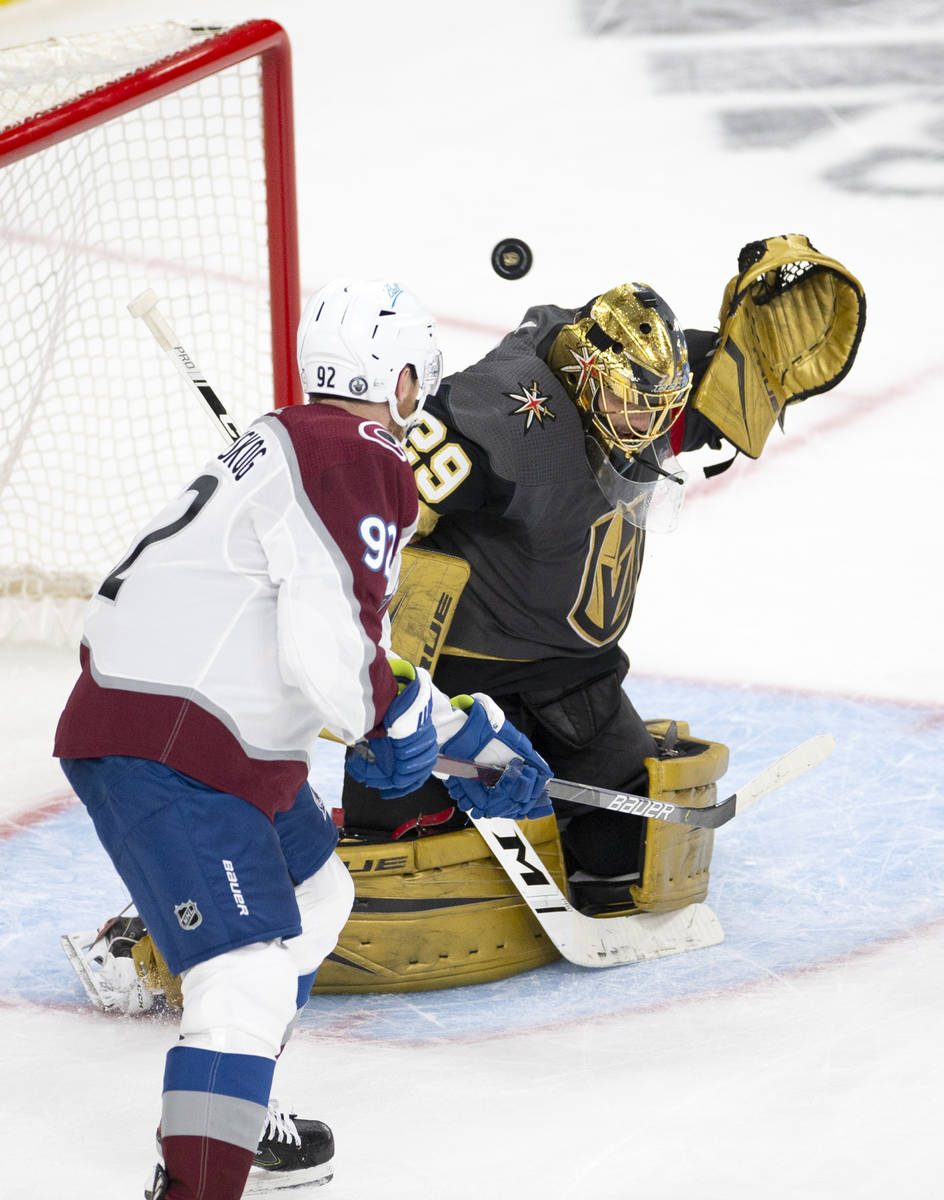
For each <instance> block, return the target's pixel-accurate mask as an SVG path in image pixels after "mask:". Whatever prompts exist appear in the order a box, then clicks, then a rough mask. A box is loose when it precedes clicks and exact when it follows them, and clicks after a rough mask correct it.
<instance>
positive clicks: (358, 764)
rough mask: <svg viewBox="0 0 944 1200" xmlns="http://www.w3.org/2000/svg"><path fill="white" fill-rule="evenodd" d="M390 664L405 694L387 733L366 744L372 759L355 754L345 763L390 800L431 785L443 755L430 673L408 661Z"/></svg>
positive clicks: (389, 717)
mask: <svg viewBox="0 0 944 1200" xmlns="http://www.w3.org/2000/svg"><path fill="white" fill-rule="evenodd" d="M389 661H390V669H391V670H392V671H393V674H394V676H395V677H396V680H397V684H398V686H399V689H400V690H399V693H398V695H397V696H396V697H394V699H393V701H392V702H391V704H390V707H389V708H388V709H387V711H386V712H385V713H384V716H383V725H384V729H385V730H386V733H385V734H384V735H383V736H382V737H376V738H370V739H369V740H368V741H367V742H366V743H363V744H362V746H363V745H366V747H367V749H368V750H369V752H370V753H371V754H372V756H373V757H372V758H369V757H367V755H366V753H365V752H363V751H362V750H357V749H355V751H354V753H353V754H349V755H348V757H347V759H346V761H345V763H344V769H345V770H346V771H347V773H348V775H350V776H351V777H352V778H354V779H356V780H357V781H358V782H359V783H364V784H366V785H367V786H368V787H373V788H379V789H380V795H381V798H382V799H384V800H394V799H395V798H396V797H397V796H406V795H408V794H409V793H410V792H413V791H415V790H416V789H417V788H418V787H419V786H420V785H421V784H422V783H425V782H426V780H427V779H428V778H429V774H430V772H431V771H432V769H433V767H434V766H435V765H436V756H437V754H438V753H439V746H438V744H437V741H436V729H435V726H434V725H433V722H432V720H431V715H432V707H433V683H432V680H431V679H430V677H429V672H428V671H426V670H424V669H423V668H422V667H414V666H413V665H412V664H411V663H408V662H406V661H405V660H404V659H402V658H392V659H390V660H389Z"/></svg>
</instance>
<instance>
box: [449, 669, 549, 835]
mask: <svg viewBox="0 0 944 1200" xmlns="http://www.w3.org/2000/svg"><path fill="white" fill-rule="evenodd" d="M452 703H453V705H454V706H455V707H456V708H460V709H463V710H464V711H465V712H466V713H467V714H468V715H467V719H466V722H465V724H464V725H463V726H462V728H461V729H460V730H459V732H458V733H457V734H455V735H454V736H453V737H451V738H450V739H449V741H448V742H444V743H443V746H442V753H443V754H445V755H448V756H449V757H451V758H465V759H471V760H472V761H473V762H476V763H480V764H481V765H482V766H487V767H504V768H505V771H504V773H503V775H502V777H501V778H500V779H499V780H498V782H497V783H496V784H494V785H493V786H492V787H486V786H485V784H484V783H480V782H479V780H477V779H461V778H460V777H459V776H458V775H450V776H449V777H448V779H446V781H445V784H446V790H447V791H448V793H449V795H450V796H451V797H452V798H453V800H454V801H455V802H456V804H458V806H459V807H460V808H461V809H462V810H463V811H464V812H467V813H469V814H470V815H471V816H473V817H475V818H476V819H478V818H479V817H511V818H513V819H514V820H517V819H518V818H520V817H544V816H547V815H548V814H550V813H551V812H553V809H552V808H551V801H550V797H549V796H548V793H547V781H548V780H549V779H550V778H551V775H552V773H553V772H552V771H551V768H550V767H549V766H548V765H547V763H546V762H545V761H544V759H543V758H542V757H541V756H540V754H538V752H537V751H536V750H535V749H534V747H533V746H532V745H531V743H530V742H529V741H528V739H527V738H526V737H525V735H524V734H523V733H521V732H520V730H518V729H516V728H515V727H514V725H512V724H511V722H510V721H506V720H505V714H504V713H503V712H502V710H501V709H500V708H499V707H498V705H497V704H496V703H495V701H494V700H492V699H491V697H489V696H484V695H482V694H481V693H480V692H476V694H475V695H474V696H454V697H453V700H452Z"/></svg>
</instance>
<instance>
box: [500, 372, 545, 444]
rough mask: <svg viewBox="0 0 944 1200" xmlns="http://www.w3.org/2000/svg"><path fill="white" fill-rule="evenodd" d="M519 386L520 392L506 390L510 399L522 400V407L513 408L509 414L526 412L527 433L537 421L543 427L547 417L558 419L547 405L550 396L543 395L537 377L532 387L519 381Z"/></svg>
mask: <svg viewBox="0 0 944 1200" xmlns="http://www.w3.org/2000/svg"><path fill="white" fill-rule="evenodd" d="M518 386H519V387H520V388H521V391H520V392H505V395H506V396H507V397H508V399H509V400H518V401H519V402H520V407H519V408H513V409H512V410H511V412H510V413H509V416H512V417H514V416H517V414H518V413H524V414H525V418H524V431H525V433H527V432H528V430H529V429H530V428H531V426H532V425H533V424H534V422H535V421H537V423H538V424H539V425H540V426H542V427H543V425H544V418H545V417H550V418H551V420H552V421H556V420H557V418H556V417H555V416H554V414H553V413H552V412H551V410H550V409H549V408H548V407H547V404H548V401H549V400H550V396H542V395H541V394H540V392H541V388H540V386H539V384H538V381H537V380H536V379H532V380H531V386H530V387H527V388H526V387H525V386H524V384H523V383H519V384H518Z"/></svg>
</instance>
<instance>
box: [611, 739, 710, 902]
mask: <svg viewBox="0 0 944 1200" xmlns="http://www.w3.org/2000/svg"><path fill="white" fill-rule="evenodd" d="M646 725H647V727H648V729H649V731H650V733H652V734H653V735H654V736H655V738H656V740H657V741H659V742H660V744H662V745H667V741H663V739H665V738H666V734H667V733H669V730H670V728H671V727H674V730H676V731H677V734H678V736H677V740H676V741H675V744H674V746H673V747H672V749H671V750H670V751H669V752H668V754H665V752H663V754H664V756H660V757H659V758H647V759H646V768H647V770H648V772H649V795H650V796H652V797H653V798H654V799H659V800H669V801H671V802H672V803H673V804H685V805H688V806H689V807H691V808H706V807H707V806H708V805H710V804H715V803H716V802H717V786H716V782H717V780H719V779H720V778H721V776H722V775H723V774H724V773H725V771H726V770H727V769H728V749H727V747H726V746H722V745H721V744H720V742H706V741H702V740H701V739H699V738H693V737H691V736H690V735H689V729H688V725H687V724H686V723H685V722H684V721H678V722H670V721H647V722H646ZM713 847H714V830H713V829H689V828H687V827H686V826H685V825H674V824H670V823H668V822H667V821H652V820H648V821H646V831H645V847H644V858H643V868H642V874H641V876H640V880H639V883H638V884H632V885H631V886H630V889H629V890H630V895H631V896H632V898H633V902H634V903H635V905H636V907H637V908H639V909H643V910H645V911H646V912H669V911H671V910H672V909H675V908H683V907H684V906H685V905H686V904H695V903H698V902H700V901H702V900H704V899H705V897H706V896H707V895H708V869H709V867H710V865H711V852H712V849H713Z"/></svg>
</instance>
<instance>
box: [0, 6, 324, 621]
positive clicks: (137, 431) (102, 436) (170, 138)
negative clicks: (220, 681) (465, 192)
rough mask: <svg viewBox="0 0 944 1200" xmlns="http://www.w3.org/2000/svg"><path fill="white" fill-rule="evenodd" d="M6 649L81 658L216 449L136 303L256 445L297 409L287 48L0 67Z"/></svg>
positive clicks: (158, 44) (93, 40)
mask: <svg viewBox="0 0 944 1200" xmlns="http://www.w3.org/2000/svg"><path fill="white" fill-rule="evenodd" d="M0 223H2V227H3V229H2V238H0V286H2V297H3V309H2V321H0V639H6V640H20V639H24V638H40V639H42V640H47V641H49V640H52V641H61V640H73V639H75V638H76V637H77V630H78V628H79V623H80V620H81V613H82V610H83V608H84V604H85V599H86V598H87V597H88V596H89V595H90V594H91V593H92V591H93V590H94V588H96V587H97V586H98V583H99V582H100V580H101V579H102V578H103V577H104V576H105V575H106V574H107V573H108V571H109V569H110V568H111V567H112V566H113V565H114V564H115V562H117V561H119V560H120V558H121V556H122V554H123V553H124V551H125V549H126V548H127V545H128V543H129V541H130V540H131V539H132V538H133V537H134V535H135V533H136V531H137V530H139V529H140V528H141V527H142V526H143V525H145V524H146V523H147V522H148V521H149V520H150V519H151V518H152V517H153V516H154V515H155V514H156V512H157V511H158V510H159V509H160V508H161V507H162V506H163V505H164V504H165V503H166V502H167V501H168V500H169V499H170V498H172V497H173V496H174V495H176V494H177V493H179V492H180V491H181V490H182V488H183V487H184V486H185V485H186V483H187V482H188V481H189V479H190V478H192V477H193V476H194V475H196V474H198V473H199V470H200V468H201V467H202V465H203V463H204V462H205V461H206V460H207V459H208V458H210V457H211V456H212V455H213V454H216V453H218V452H219V451H220V450H221V449H222V446H221V444H220V440H219V431H218V430H215V429H214V427H213V425H212V424H211V423H210V421H209V420H208V419H207V417H206V415H205V413H204V411H203V409H202V408H201V406H200V405H199V404H198V403H197V402H196V401H195V400H194V399H193V397H192V395H191V393H190V391H189V389H188V388H186V386H184V384H183V383H182V381H181V379H180V376H179V375H178V373H177V372H176V371H175V370H174V367H173V364H172V363H170V362H169V361H168V359H167V357H166V355H164V354H163V352H162V351H161V350H160V349H159V347H158V346H157V344H156V343H155V342H154V341H153V340H152V338H151V337H150V335H149V334H148V332H147V331H146V329H145V327H144V325H143V324H142V323H140V322H138V321H135V320H134V319H133V318H132V317H131V316H130V314H129V313H128V310H127V305H128V303H129V301H131V300H132V299H133V298H134V297H135V296H137V295H138V294H139V293H140V292H142V291H143V290H144V289H145V288H147V287H153V288H154V290H155V291H156V292H157V294H158V297H159V298H160V300H161V303H162V307H163V309H164V311H165V312H166V313H167V315H168V317H169V319H170V321H171V324H172V325H173V326H174V327H175V328H176V329H177V330H179V332H180V335H181V337H182V338H183V339H184V340H185V342H186V343H187V346H188V348H191V349H192V351H193V353H194V355H195V356H196V357H197V359H198V361H199V363H200V365H201V368H203V369H204V370H205V371H206V373H207V377H208V379H210V380H211V382H212V384H213V386H214V387H215V389H216V390H217V391H218V392H219V394H220V396H221V398H222V399H223V401H224V403H225V404H226V406H227V408H228V409H229V411H230V413H231V414H232V415H233V417H234V419H235V421H236V424H237V425H238V426H239V427H240V428H244V427H245V426H246V425H247V424H248V423H249V422H250V421H251V420H252V419H253V418H254V417H256V416H258V415H259V414H260V413H261V412H265V411H267V410H269V409H271V408H273V407H278V406H281V405H284V404H287V403H295V402H298V401H300V400H301V393H300V387H299V384H298V381H297V375H296V369H295V333H296V327H297V323H298V316H299V286H298V245H297V224H296V204H295V174H294V147H293V132H292V98H291V60H290V51H289V45H288V38H287V36H286V34H285V32H284V30H283V29H282V28H281V27H280V26H279V25H277V24H276V23H275V22H273V21H249V22H246V23H245V24H240V25H235V26H232V27H213V28H210V27H195V26H190V25H182V24H179V23H175V22H165V23H162V24H158V25H150V26H146V27H140V28H135V29H128V30H119V31H111V32H107V33H102V34H93V35H83V36H80V37H75V38H69V39H58V38H54V39H50V40H48V41H45V42H41V43H37V44H36V45H31V46H21V47H16V48H13V49H8V50H0Z"/></svg>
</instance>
